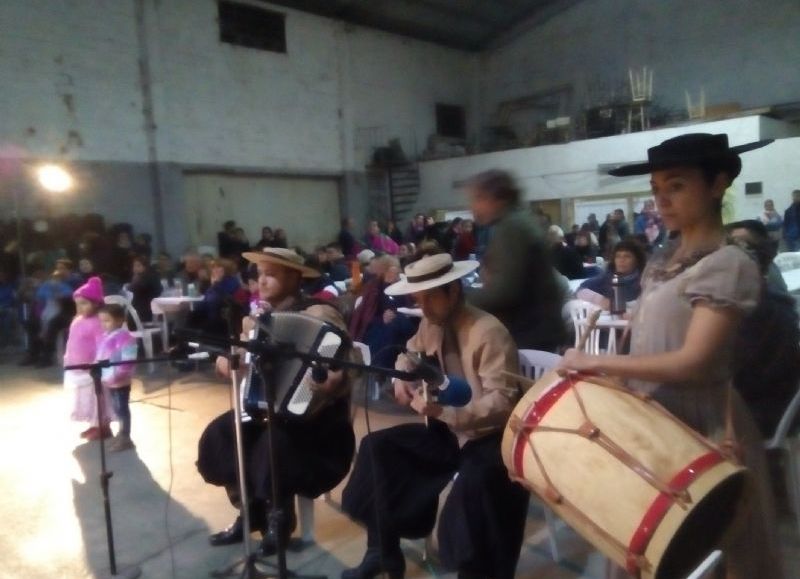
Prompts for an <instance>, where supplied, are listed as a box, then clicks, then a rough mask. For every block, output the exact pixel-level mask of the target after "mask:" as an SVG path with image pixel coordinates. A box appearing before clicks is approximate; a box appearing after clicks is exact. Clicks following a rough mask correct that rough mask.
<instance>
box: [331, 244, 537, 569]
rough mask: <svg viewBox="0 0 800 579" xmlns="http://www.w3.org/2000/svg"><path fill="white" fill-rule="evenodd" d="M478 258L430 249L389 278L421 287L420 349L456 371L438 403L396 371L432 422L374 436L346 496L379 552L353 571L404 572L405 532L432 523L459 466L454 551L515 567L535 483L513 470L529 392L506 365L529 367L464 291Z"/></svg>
mask: <svg viewBox="0 0 800 579" xmlns="http://www.w3.org/2000/svg"><path fill="white" fill-rule="evenodd" d="M477 266H478V263H477V262H475V261H460V262H455V263H453V261H452V259H451V257H450V256H449V255H446V254H439V255H432V256H428V257H424V258H422V259H421V260H419V261H417V262H415V263H412V264H410V265H408V266H407V267H406V268H405V273H406V276H407V278H406V280H404V281H399V282H397V283H395V284H393V285H391V286H389V287H388V288H387V289H386V293H387V294H389V295H407V294H413V295H414V297H415V298H416V300H417V302H418V304H419V306H420V307H421V308H422V311H423V315H424V319H423V320H422V322H421V323H420V326H419V330H418V331H417V333H416V334H415V335H414V336H413V337H412V338H411V339H410V340H409V342H408V350H410V351H413V352H418V353H420V354H424V355H426V356H434V357H435V359H436V360H438V365H439V367H440V368H443V371H444V374H445V375H446V376H447V378H448V379H449V383H447V386H446V387H445V388H444V389H442V388H441V386H440V387H439V396H438V403H437V402H433V401H431V400H430V398H429V399H428V400H427V401H426V398H425V396H424V395H423V392H424V391H423V390H422V387H427V386H423V384H424V383H421V382H405V381H400V380H395V385H394V388H395V396H396V398H397V400H398V402H399V403H400V404H404V405H410V406H411V408H412V409H414V410H415V411H416V412H417V413H419V414H420V415H422V416H425V417H427V418H428V420H429V424H428V425H427V426H426V425H424V424H420V423H414V424H402V425H399V426H395V427H392V428H387V429H385V430H380V431H377V432H373V433H372V434H369V435H367V436H366V437H365V438H364V440H363V442H362V445H361V449H360V451H359V453H358V458H357V459H356V464H355V468H354V470H353V473H352V475H351V477H350V480H349V481H348V484H347V487H346V488H345V490H344V495H343V501H342V502H343V508H344V511H345V512H346V513H347V514H348V515H350V516H351V517H352V518H353V519H355V520H356V521H359V522H361V523H363V524H364V525H365V526H366V527H367V552H366V554H365V555H364V558H363V560H362V562H361V564H360V565H359V566H358V567H355V568H353V569H348V570H345V571H344V572H343V573H342V577H343V579H366V578H372V577H376V576H377V575H379V574H380V573H382V572H386V573H388V575H389V577H392V578H397V577H403V575H404V573H405V560H404V557H403V553H402V551H401V550H400V537H425V536H426V535H428V534H429V533H430V532H431V530H432V529H433V527H434V523H435V519H436V512H437V505H438V499H439V493H440V492H441V491H442V490H443V489H444V487H445V486H446V485H447V483H448V482H449V481H450V480H452V479H453V477H454V475H455V474H456V473H458V476H457V477H456V479H455V482H454V484H453V488H452V492H451V493H450V495H449V497H448V499H447V502H446V504H445V506H444V510H443V512H442V516H441V519H440V522H439V547H440V555H441V559H442V562H443V563H444V565H445V566H446V567H448V568H452V569H457V570H458V572H459V577H494V578H496V579H505V578H511V577H513V576H514V569H515V567H516V564H517V559H518V557H519V550H520V547H521V545H522V539H523V531H524V526H525V518H526V513H527V504H528V493H527V492H526V491H525V490H524V489H523V488H522V487H520V486H519V485H517V484H516V483H512V482H511V481H510V480H509V478H508V473H507V471H506V468H505V467H504V466H503V462H502V459H501V454H500V441H501V438H502V433H503V429H504V426H505V424H506V421H507V420H508V417H509V415H510V413H511V411H512V409H513V407H514V404H515V403H516V401H517V399H518V392H517V390H516V389H515V388H509V387H508V385H507V384H506V380H505V379H504V377H503V374H502V373H503V371H504V370H508V371H510V372H517V371H518V367H519V364H518V355H517V349H516V346H515V345H514V342H513V340H512V339H511V335H510V334H509V333H508V330H506V328H505V327H504V326H503V324H501V323H500V321H499V320H497V319H496V318H495V317H493V316H491V315H489V314H487V313H486V312H483V311H481V310H478V309H476V308H474V307H472V306H469V305H467V304H466V303H465V302H464V293H463V289H462V282H461V280H460V278H461V277H463V276H465V275H467V274H469V273H471V272H472V271H474V270H475V269H476V268H477ZM414 358H415V355H414V354H403V355H401V356H400V357H399V358H398V360H397V364H396V366H397V368H399V369H402V370H411V369H413V368H414V367H415V364H416V363H415V361H414ZM432 381H433V382H436V381H435V380H432ZM429 390H430V388H429ZM458 398H460V399H461V400H457V399H458ZM459 403H460V404H461V407H456V406H457V405H458V404H459ZM448 404H450V406H448Z"/></svg>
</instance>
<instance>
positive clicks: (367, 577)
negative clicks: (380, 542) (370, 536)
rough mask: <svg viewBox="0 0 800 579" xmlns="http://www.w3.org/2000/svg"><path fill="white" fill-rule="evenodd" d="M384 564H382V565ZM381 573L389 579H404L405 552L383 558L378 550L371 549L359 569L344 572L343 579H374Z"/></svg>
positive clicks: (365, 554)
mask: <svg viewBox="0 0 800 579" xmlns="http://www.w3.org/2000/svg"><path fill="white" fill-rule="evenodd" d="M381 563H382V564H381ZM381 573H386V574H388V575H389V579H403V577H404V576H405V573H406V558H405V557H404V556H403V552H402V551H400V550H398V551H397V552H396V553H390V554H384V555H383V557H381V554H380V551H378V549H374V548H369V549H367V552H366V553H364V558H363V559H362V560H361V564H360V565H359V566H358V567H353V568H352V569H345V570H344V571H342V575H341V579H374V578H375V577H377V576H378V575H380V574H381Z"/></svg>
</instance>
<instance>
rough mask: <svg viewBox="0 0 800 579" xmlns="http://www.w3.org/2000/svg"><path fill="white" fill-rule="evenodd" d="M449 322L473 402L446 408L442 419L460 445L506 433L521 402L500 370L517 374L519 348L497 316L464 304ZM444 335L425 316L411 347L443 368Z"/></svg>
mask: <svg viewBox="0 0 800 579" xmlns="http://www.w3.org/2000/svg"><path fill="white" fill-rule="evenodd" d="M451 323H452V325H453V328H454V329H455V335H456V340H457V342H458V347H459V350H460V352H461V365H462V366H463V370H464V377H465V379H466V381H467V382H468V383H469V385H470V388H471V389H472V399H471V400H470V402H469V404H467V405H466V406H464V407H461V408H453V407H445V408H444V412H443V413H442V414H441V416H440V417H439V420H442V421H444V422H446V423H447V424H448V425H449V426H450V428H451V429H452V430H453V431H454V432H455V433H456V434H457V435H458V436H459V439H461V440H462V441H463V440H464V439H473V438H478V437H480V436H484V435H486V434H489V433H491V432H494V431H497V430H503V428H505V425H506V422H507V421H508V417H509V415H510V414H511V411H512V410H513V409H514V405H515V404H516V403H517V401H518V399H519V392H518V390H517V388H516V387H514V386H513V385H512V386H509V385H508V384H507V383H506V379H505V378H504V377H503V375H502V371H503V370H507V371H509V372H514V373H518V372H519V357H518V354H517V347H516V345H515V344H514V341H513V340H512V339H511V335H510V334H509V333H508V330H506V328H505V326H503V324H501V323H500V321H499V320H498V319H497V318H495V317H494V316H492V315H490V314H487V313H486V312H484V311H482V310H479V309H477V308H475V307H472V306H469V305H465V306H464V307H463V308H462V309H461V310H460V311H459V312H457V313H456V316H455V318H454V319H453V321H452V322H451ZM443 335H444V333H443V331H442V327H441V326H437V325H435V324H432V323H431V322H430V321H428V320H427V319H425V318H423V320H422V322H421V323H420V325H419V330H418V331H417V333H416V334H415V335H414V336H413V337H412V338H411V339H410V340H409V341H408V344H407V348H408V349H409V350H411V351H414V352H424V353H425V354H427V355H429V356H434V355H435V356H436V357H437V358H438V359H439V363H440V364H441V365H442V367H444V362H443V358H442V339H443ZM396 367H397V368H398V369H400V370H406V371H408V370H411V369H412V368H413V367H414V365H413V363H412V362H411V360H410V359H409V358H408V357H407V356H406V355H404V354H402V355H400V356H398V358H397V364H396ZM445 372H447V369H446V368H445Z"/></svg>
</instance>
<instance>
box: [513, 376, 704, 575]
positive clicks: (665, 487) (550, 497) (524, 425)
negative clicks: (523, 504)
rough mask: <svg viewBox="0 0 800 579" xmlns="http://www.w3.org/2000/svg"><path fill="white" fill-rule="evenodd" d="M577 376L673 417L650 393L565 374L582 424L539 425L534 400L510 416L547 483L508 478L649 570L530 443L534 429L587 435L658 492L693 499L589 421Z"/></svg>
mask: <svg viewBox="0 0 800 579" xmlns="http://www.w3.org/2000/svg"><path fill="white" fill-rule="evenodd" d="M579 380H587V381H591V382H593V383H595V384H597V385H598V386H601V387H605V388H609V389H612V390H615V391H617V392H621V393H623V394H627V395H630V396H634V397H636V398H638V399H640V400H642V401H644V402H646V403H647V404H648V405H650V406H652V407H653V408H655V409H656V411H657V412H659V413H660V414H662V415H665V416H669V417H672V415H671V414H670V413H669V412H668V411H667V410H666V409H665V408H664V407H663V406H661V405H660V404H658V403H657V402H655V401H654V400H653V399H652V398H651V397H650V396H648V395H646V394H643V393H639V392H635V391H632V390H630V389H628V388H625V387H623V386H621V385H619V384H617V383H615V382H614V381H612V380H607V379H603V378H600V377H596V376H586V375H583V374H569V375H568V376H567V377H566V378H565V380H564V381H563V382H562V383H561V385H562V386H563V385H564V384H566V387H565V388H563V392H567V391H571V392H572V394H573V396H574V397H575V400H576V402H577V404H578V407H579V409H580V412H581V414H582V417H583V424H581V426H580V427H579V428H577V429H574V428H559V427H550V426H542V425H541V424H539V419H540V416H539V415H538V414H537V412H536V404H534V405H533V407H532V409H531V411H530V412H528V413H527V415H526V416H525V419H524V420H523V419H521V418H519V417H518V416H512V418H511V420H510V421H509V427H510V428H511V431H512V432H513V433H514V435H515V437H516V439H517V443H518V442H519V437H520V436H525V442H526V446H527V447H528V449H529V450H530V452H531V454H532V456H533V458H534V460H535V462H536V465H537V467H538V470H539V472H540V474H541V476H542V478H543V479H544V481H545V483H546V488H544V489H541V488H538V487H537V485H535V484H534V483H532V482H530V481H529V480H527V479H523V478H521V476H520V475H521V474H522V473H521V472H519V473H517V472H514V473H511V478H512V479H513V480H515V481H516V482H518V483H520V484H522V485H523V486H524V487H526V488H527V489H528V490H529V491H532V492H535V493H536V494H538V495H539V496H542V497H544V498H545V499H546V500H547V501H548V502H550V503H552V504H555V505H559V506H560V507H561V508H563V509H565V510H568V511H570V512H571V513H572V515H573V516H574V517H576V518H577V519H579V520H580V521H581V522H582V523H583V524H585V525H588V526H589V527H591V528H592V529H593V530H594V531H595V532H597V533H598V534H599V535H601V536H602V537H603V539H604V540H605V541H606V542H607V543H609V544H610V545H611V546H612V547H613V548H614V549H615V550H617V551H618V552H619V553H620V554H621V555H622V556H623V557H624V558H625V559H626V560H627V562H628V565H627V566H628V570H629V571H631V570H633V571H635V572H636V573H637V574H638V573H640V572H641V571H646V570H650V569H651V568H652V565H651V564H650V563H649V561H648V560H647V558H646V557H645V556H644V555H643V554H640V553H633V552H631V549H630V545H626V544H624V543H622V542H621V541H620V540H619V539H617V538H615V537H614V536H613V535H611V534H610V533H609V532H608V531H606V530H605V529H603V528H602V527H600V526H599V525H598V524H597V523H596V522H595V521H594V520H592V519H591V518H590V517H589V516H588V515H586V514H585V513H584V512H582V511H581V510H580V509H579V508H578V507H577V506H576V505H575V504H574V503H572V502H571V501H569V499H567V498H566V497H565V496H564V495H563V494H562V493H561V492H560V491H559V490H558V488H557V487H556V486H555V485H554V484H553V481H552V479H551V478H550V475H549V473H548V472H547V468H546V467H545V465H544V462H543V461H542V458H541V456H540V455H539V452H538V451H537V449H536V447H535V445H534V443H533V437H532V436H531V435H532V434H533V433H534V432H560V433H565V434H576V435H578V436H581V437H583V438H586V439H587V440H590V441H593V442H595V443H597V444H598V445H599V446H600V447H601V448H602V449H603V450H605V451H606V452H607V453H608V454H610V455H611V456H613V457H614V458H616V459H617V460H618V461H620V462H621V463H622V464H624V465H625V466H627V467H628V468H630V469H631V470H632V471H633V472H634V473H636V474H637V475H638V476H639V477H640V478H642V479H643V480H644V481H645V482H646V483H648V484H649V485H650V486H652V487H653V488H654V489H656V490H657V491H659V493H661V494H663V495H666V496H668V497H669V498H670V500H671V502H672V503H674V504H677V505H678V506H679V507H681V508H682V509H684V510H685V509H688V508H689V505H690V504H691V503H692V498H691V496H690V494H689V492H688V490H686V489H676V488H674V487H673V486H671V485H670V483H669V482H665V481H664V480H663V479H661V478H660V477H659V476H658V475H657V474H656V473H654V472H653V471H652V470H651V469H649V468H648V467H647V466H645V465H644V464H642V463H641V462H640V461H639V460H637V459H636V458H635V457H634V456H632V455H631V454H630V453H628V452H627V451H625V450H624V449H623V448H622V447H621V446H620V445H619V444H618V443H616V442H615V441H613V440H612V439H611V438H609V437H608V436H607V435H606V434H605V433H603V432H602V431H601V430H600V429H599V428H598V427H597V425H595V424H594V423H593V422H592V420H591V418H590V417H589V413H588V411H587V409H586V405H585V403H584V400H583V398H582V397H581V394H580V392H579V390H578V388H577V387H576V386H577V384H578V381H579ZM531 419H532V420H531ZM529 420H531V422H529ZM678 423H679V425H680V427H681V428H682V429H683V430H685V431H686V432H687V433H688V434H690V435H691V436H692V438H694V439H695V440H696V441H697V442H699V443H700V444H701V445H702V446H705V447H706V448H707V449H708V450H710V451H712V452H719V449H718V448H716V447H715V446H714V445H713V443H711V442H710V441H709V440H708V439H706V438H705V437H703V436H701V435H699V434H698V433H697V432H695V431H694V430H692V429H691V428H689V427H688V426H687V425H685V424H683V423H682V422H680V421H678ZM633 571H631V572H633Z"/></svg>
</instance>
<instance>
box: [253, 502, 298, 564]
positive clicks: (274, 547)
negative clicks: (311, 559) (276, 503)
mask: <svg viewBox="0 0 800 579" xmlns="http://www.w3.org/2000/svg"><path fill="white" fill-rule="evenodd" d="M283 515H284V517H287V520H286V522H284V524H283V525H282V526H283V529H282V532H283V535H284V536H283V544H284V545H286V548H287V549H288V548H289V547H290V544H289V541H290V539H291V536H292V533H293V532H294V529H295V527H297V515H296V514H295V512H294V505H292V504H291V503H289V504H288V505H287V506H286V507H285V508H284V510H283ZM266 526H267V528H269V522H268V521H267V523H266ZM259 549H260V551H261V555H262V556H263V557H270V556H272V555H274V554H275V553H277V552H278V541H277V537H276V536H275V534H274V533H271V532H269V530H267V531H264V537H263V538H262V539H261V546H260V547H259Z"/></svg>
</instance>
